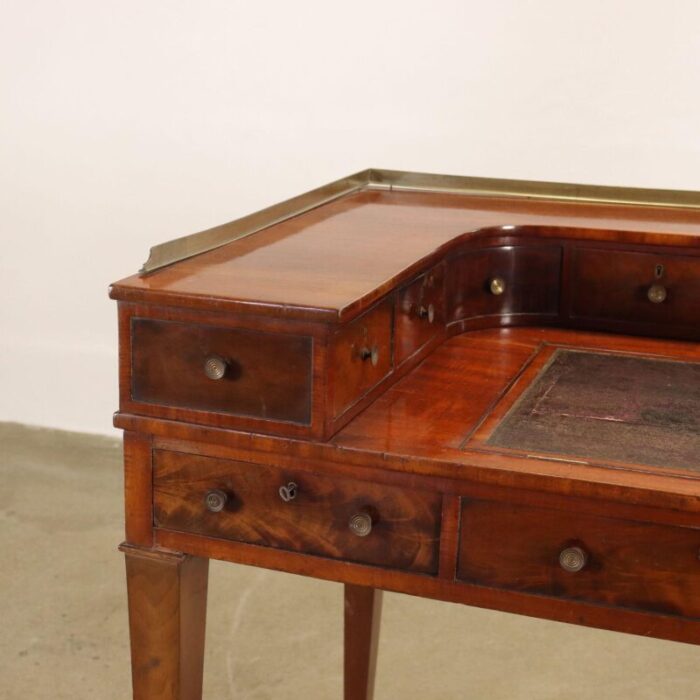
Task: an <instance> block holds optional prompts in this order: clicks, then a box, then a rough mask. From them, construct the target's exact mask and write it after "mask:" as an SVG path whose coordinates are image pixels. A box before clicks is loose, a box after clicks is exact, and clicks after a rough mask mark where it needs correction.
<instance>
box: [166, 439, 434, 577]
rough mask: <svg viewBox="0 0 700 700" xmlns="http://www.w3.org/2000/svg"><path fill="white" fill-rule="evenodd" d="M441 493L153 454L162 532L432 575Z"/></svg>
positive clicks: (287, 470) (230, 462)
mask: <svg viewBox="0 0 700 700" xmlns="http://www.w3.org/2000/svg"><path fill="white" fill-rule="evenodd" d="M440 504H441V499H440V496H439V494H436V493H432V492H430V491H419V490H415V489H403V488H397V487H394V486H385V485H382V484H376V483H367V482H362V481H356V480H354V479H347V478H338V477H335V476H333V477H331V476H322V475H318V474H312V473H308V472H304V471H295V470H292V469H278V468H276V467H270V466H265V465H261V464H252V463H248V462H237V461H233V460H228V459H218V458H213V457H202V456H198V455H190V454H184V453H179V452H170V451H164V450H156V451H155V453H154V518H155V525H156V526H157V527H160V528H166V529H169V530H177V531H181V532H190V533H196V534H200V535H206V536H210V537H219V538H224V539H229V540H235V541H238V542H246V543H249V544H255V545H262V546H266V547H276V548H279V549H284V550H289V551H294V552H302V553H305V554H315V555H318V556H322V557H330V558H333V559H345V560H350V561H355V562H361V563H364V564H373V565H376V566H384V567H388V568H394V569H405V570H408V571H417V572H421V573H436V571H437V566H438V543H439V535H440Z"/></svg>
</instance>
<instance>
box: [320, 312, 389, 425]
mask: <svg viewBox="0 0 700 700" xmlns="http://www.w3.org/2000/svg"><path fill="white" fill-rule="evenodd" d="M392 315H393V304H392V300H391V299H386V300H384V301H383V302H381V303H380V304H378V305H377V306H375V307H374V308H372V309H370V310H369V311H368V312H367V313H365V314H363V315H362V316H360V318H358V319H356V320H355V321H352V322H351V323H349V324H348V325H347V326H345V327H344V328H341V329H340V330H339V331H338V332H337V333H336V334H335V336H334V337H333V341H332V343H333V345H332V352H331V363H332V368H333V370H332V388H331V391H332V395H333V415H334V416H338V415H340V414H341V413H342V412H343V411H344V410H345V409H347V408H349V407H350V406H352V405H353V404H354V403H356V402H357V401H359V400H360V399H361V398H362V397H363V396H364V395H365V394H366V393H367V392H368V391H369V390H370V389H371V388H372V387H374V386H375V385H376V384H378V383H379V382H380V381H381V380H382V379H383V378H384V377H385V376H386V375H387V374H389V372H390V371H391V369H392V367H393V364H394V359H393V347H392Z"/></svg>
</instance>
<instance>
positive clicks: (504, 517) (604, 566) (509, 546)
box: [457, 500, 700, 617]
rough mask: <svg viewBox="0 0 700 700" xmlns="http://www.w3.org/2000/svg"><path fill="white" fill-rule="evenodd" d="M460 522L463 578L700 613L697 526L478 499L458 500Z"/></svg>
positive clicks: (599, 600)
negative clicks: (600, 515) (663, 523)
mask: <svg viewBox="0 0 700 700" xmlns="http://www.w3.org/2000/svg"><path fill="white" fill-rule="evenodd" d="M460 527H461V533H460V544H459V563H458V567H457V577H458V578H459V579H460V580H462V581H465V582H469V583H475V584H479V585H483V586H489V587H493V588H504V589H510V590H517V591H523V592H527V593H536V594H540V595H547V596H553V597H557V598H569V599H572V600H582V601H588V602H592V603H599V604H603V605H611V606H616V607H624V608H631V609H637V610H645V611H651V612H656V613H663V614H668V615H681V616H686V617H698V616H700V561H699V560H698V548H700V531H698V530H696V529H693V528H687V527H673V526H670V525H658V524H653V523H645V522H637V521H630V520H618V519H614V518H603V517H598V516H591V515H586V514H581V513H577V512H575V511H569V510H567V511H563V510H555V509H551V510H550V509H546V508H539V507H537V508H535V507H530V506H525V505H512V504H508V503H502V502H492V501H479V500H463V502H462V518H461V526H460ZM562 562H563V563H562ZM581 564H583V568H581V569H580V570H578V571H574V570H571V569H576V568H578V567H579V566H580V565H581ZM566 566H568V567H569V570H567V569H566V568H565V567H566Z"/></svg>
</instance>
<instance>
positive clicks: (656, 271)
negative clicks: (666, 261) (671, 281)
mask: <svg viewBox="0 0 700 700" xmlns="http://www.w3.org/2000/svg"><path fill="white" fill-rule="evenodd" d="M654 275H655V276H656V279H657V280H660V279H661V278H662V277H663V276H664V266H663V265H657V266H656V267H655V268H654Z"/></svg>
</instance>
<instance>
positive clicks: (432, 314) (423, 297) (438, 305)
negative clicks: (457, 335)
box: [394, 265, 445, 365]
mask: <svg viewBox="0 0 700 700" xmlns="http://www.w3.org/2000/svg"><path fill="white" fill-rule="evenodd" d="M444 270H445V266H444V265H438V266H437V267H435V268H433V269H432V270H431V271H430V272H427V273H426V274H424V275H421V276H420V277H419V278H418V279H417V280H415V281H414V282H413V283H412V284H410V285H408V286H407V287H405V288H404V289H402V290H401V291H400V292H399V296H398V301H397V305H396V314H395V319H394V324H395V326H394V327H395V332H394V337H395V338H396V351H395V354H396V364H397V365H399V364H401V363H402V362H403V361H404V360H405V359H406V358H408V357H410V356H411V355H413V353H415V352H416V351H417V350H419V349H420V348H421V347H423V346H424V345H425V344H426V343H428V342H429V341H431V340H432V339H433V338H434V337H435V336H436V335H437V334H438V333H440V331H441V330H442V329H443V328H444V326H445V273H444Z"/></svg>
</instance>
